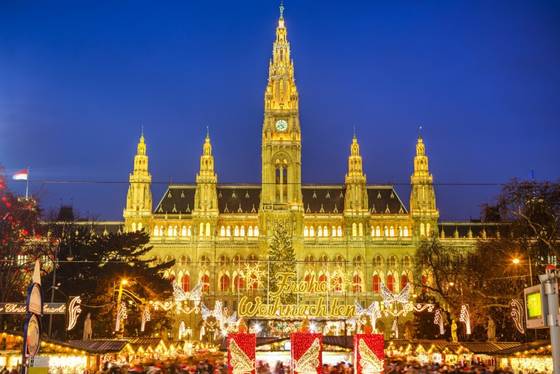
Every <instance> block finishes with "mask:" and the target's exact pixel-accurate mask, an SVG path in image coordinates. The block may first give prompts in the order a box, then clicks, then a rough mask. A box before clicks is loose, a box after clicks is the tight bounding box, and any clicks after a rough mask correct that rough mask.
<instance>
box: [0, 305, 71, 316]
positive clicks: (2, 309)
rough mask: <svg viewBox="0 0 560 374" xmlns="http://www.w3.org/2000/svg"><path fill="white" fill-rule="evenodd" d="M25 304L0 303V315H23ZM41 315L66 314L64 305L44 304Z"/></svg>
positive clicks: (25, 308) (25, 311)
mask: <svg viewBox="0 0 560 374" xmlns="http://www.w3.org/2000/svg"><path fill="white" fill-rule="evenodd" d="M25 313H27V305H26V303H0V314H25ZM43 314H66V304H65V303H44V304H43Z"/></svg>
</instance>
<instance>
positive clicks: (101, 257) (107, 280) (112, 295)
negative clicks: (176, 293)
mask: <svg viewBox="0 0 560 374" xmlns="http://www.w3.org/2000/svg"><path fill="white" fill-rule="evenodd" d="M51 230H52V235H53V236H55V237H57V238H59V240H60V244H59V250H58V253H57V260H58V261H57V264H58V267H57V273H56V283H57V284H59V286H58V287H57V290H58V291H60V292H56V293H55V295H56V299H57V300H56V301H63V298H62V296H63V295H67V296H81V299H82V314H81V316H80V320H79V322H78V327H77V328H76V329H74V330H73V331H72V333H73V334H74V335H75V336H74V337H75V338H77V337H81V333H82V332H81V327H82V324H83V319H84V318H85V316H86V315H87V313H88V312H89V313H91V317H92V321H93V324H92V325H93V336H94V338H97V337H110V336H112V334H113V329H114V325H115V314H116V298H117V291H118V288H119V282H120V281H121V280H122V279H127V281H128V282H127V284H126V287H124V291H125V292H124V295H125V296H123V301H125V302H126V303H127V306H128V310H129V313H128V318H127V320H126V327H125V335H128V336H134V335H138V334H139V333H140V331H139V330H140V320H141V307H142V304H143V302H145V301H149V300H160V301H162V300H166V299H170V298H171V297H172V287H171V283H170V282H169V281H168V280H166V279H164V278H163V273H164V271H165V270H167V269H169V268H170V267H171V266H173V264H174V261H167V262H159V261H157V260H156V259H155V258H154V257H153V256H150V255H149V251H150V250H151V248H152V247H150V246H148V245H147V244H148V242H149V235H148V234H147V233H145V232H144V231H136V232H128V233H121V232H117V233H108V234H106V235H98V234H96V233H95V232H94V231H93V230H91V228H90V227H83V226H81V225H80V226H78V225H75V224H73V223H68V224H65V225H53V227H51ZM52 275H53V274H52V273H50V274H48V275H47V277H45V281H46V282H47V284H50V283H51V282H52ZM131 295H132V296H131ZM49 296H50V295H49ZM62 322H64V321H62V320H58V321H56V322H55V323H54V325H53V332H55V331H57V333H58V335H59V337H61V336H60V334H61V333H62V332H63V331H64V329H63V326H62ZM168 322H169V321H168V320H167V315H166V313H164V312H156V311H154V310H151V321H150V322H148V323H147V324H146V332H145V334H150V333H151V332H152V331H158V330H160V331H161V329H163V328H165V327H168V325H169V323H168Z"/></svg>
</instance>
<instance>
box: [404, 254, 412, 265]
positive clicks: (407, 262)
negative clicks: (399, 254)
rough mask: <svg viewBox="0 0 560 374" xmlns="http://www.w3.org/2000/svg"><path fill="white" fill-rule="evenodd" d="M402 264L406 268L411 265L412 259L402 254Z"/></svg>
mask: <svg viewBox="0 0 560 374" xmlns="http://www.w3.org/2000/svg"><path fill="white" fill-rule="evenodd" d="M402 264H403V266H404V267H406V268H408V267H410V266H411V265H412V260H411V259H410V256H404V257H403V259H402Z"/></svg>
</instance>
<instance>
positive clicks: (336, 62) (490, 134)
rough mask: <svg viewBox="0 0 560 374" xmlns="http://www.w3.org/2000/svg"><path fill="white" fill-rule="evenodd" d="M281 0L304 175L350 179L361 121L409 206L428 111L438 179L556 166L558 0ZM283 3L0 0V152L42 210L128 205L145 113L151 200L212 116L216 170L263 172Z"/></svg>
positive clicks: (372, 161)
mask: <svg viewBox="0 0 560 374" xmlns="http://www.w3.org/2000/svg"><path fill="white" fill-rule="evenodd" d="M285 5H286V12H285V15H286V22H287V26H288V37H289V39H290V41H291V43H292V53H293V58H294V61H295V68H296V79H297V85H298V89H299V92H300V110H301V124H302V131H303V181H304V183H313V182H320V183H343V181H344V173H345V171H346V161H347V156H348V153H349V144H350V141H351V137H352V128H353V127H354V126H356V128H357V133H358V137H359V141H360V144H361V149H362V155H363V157H364V168H365V172H366V173H367V178H368V182H369V183H388V182H391V183H398V184H399V186H398V191H399V193H400V196H401V198H402V199H403V200H404V201H405V203H406V205H407V206H408V189H407V187H406V183H408V181H409V176H410V173H411V169H412V157H413V154H414V145H415V140H416V135H417V127H418V126H419V125H423V127H424V131H423V134H424V138H425V141H426V143H427V151H428V153H429V156H430V162H431V164H430V167H431V171H432V172H433V174H434V178H435V181H436V182H440V183H444V184H446V183H499V182H505V181H508V180H509V179H511V178H512V177H519V178H528V177H530V176H531V173H532V172H531V171H532V170H533V171H534V175H535V177H536V178H537V179H553V180H558V177H559V175H560V173H559V172H560V167H559V162H560V148H559V145H560V144H559V143H560V142H559V141H560V2H558V1H537V0H527V1H514V0H507V1H498V0H495V1H475V0H469V1H429V0H422V1H420V0H416V1H340V0H339V1H330V0H323V1H309V0H286V4H285ZM277 17H278V2H277V1H272V0H271V1H268V0H267V1H265V0H258V1H257V0H254V1H242V0H239V1H210V0H207V1H186V0H177V1H142V0H129V1H100V0H95V1H90V0H82V1H75V0H69V1H49V2H43V1H2V2H1V3H0V164H1V165H2V166H3V167H4V168H5V169H6V171H7V172H8V173H11V172H13V171H14V170H17V169H20V168H23V167H27V166H29V167H31V179H32V183H31V191H32V192H33V193H35V194H37V196H39V197H40V199H41V200H42V204H43V206H44V207H45V209H46V210H49V209H53V208H57V207H58V206H59V205H60V204H61V202H62V203H72V204H73V205H74V207H75V208H76V209H77V210H79V211H80V212H81V213H82V214H84V215H86V214H87V215H92V216H96V217H99V218H103V219H104V218H109V219H118V218H120V217H121V215H122V208H123V206H124V203H125V194H126V189H127V184H126V183H125V182H126V181H127V179H128V173H129V172H130V170H131V167H132V158H133V155H134V152H135V147H136V142H137V140H138V136H139V133H140V127H141V124H143V125H144V129H145V134H146V137H147V142H148V152H149V155H150V168H151V172H152V174H153V179H154V181H156V182H160V183H159V184H156V185H154V188H153V190H154V204H155V203H157V201H158V200H159V198H160V195H161V193H162V189H163V188H164V187H165V184H166V183H168V182H169V181H170V180H172V181H173V182H192V181H193V180H194V177H195V173H196V171H197V169H198V158H199V155H200V153H201V146H202V142H203V137H204V134H205V127H206V126H207V125H208V126H209V127H210V133H211V136H212V142H213V145H214V154H215V157H216V168H217V172H218V178H219V181H220V182H260V139H261V134H260V128H261V123H262V118H263V92H264V88H265V84H266V78H267V68H268V60H269V58H270V55H271V47H272V41H273V38H274V30H275V26H276V21H277ZM47 180H57V181H67V180H74V181H76V180H86V181H91V182H94V181H97V182H100V181H111V182H121V183H87V184H82V183H76V184H50V183H44V182H45V181H47ZM401 184H404V185H401ZM10 185H11V187H12V188H14V189H15V190H16V191H17V192H18V193H23V191H24V185H23V184H22V183H15V182H13V183H11V184H10ZM497 190H498V187H496V186H479V185H477V186H473V185H464V186H455V185H453V186H451V185H438V186H437V187H436V191H437V197H438V206H439V208H440V212H441V215H442V217H443V218H445V219H468V218H469V217H477V216H478V214H479V209H480V208H479V206H480V204H482V203H484V202H489V201H492V198H493V197H494V196H495V194H496V192H497Z"/></svg>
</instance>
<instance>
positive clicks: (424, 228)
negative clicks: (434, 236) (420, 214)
mask: <svg viewBox="0 0 560 374" xmlns="http://www.w3.org/2000/svg"><path fill="white" fill-rule="evenodd" d="M420 236H426V227H425V226H424V223H421V224H420Z"/></svg>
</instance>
